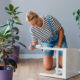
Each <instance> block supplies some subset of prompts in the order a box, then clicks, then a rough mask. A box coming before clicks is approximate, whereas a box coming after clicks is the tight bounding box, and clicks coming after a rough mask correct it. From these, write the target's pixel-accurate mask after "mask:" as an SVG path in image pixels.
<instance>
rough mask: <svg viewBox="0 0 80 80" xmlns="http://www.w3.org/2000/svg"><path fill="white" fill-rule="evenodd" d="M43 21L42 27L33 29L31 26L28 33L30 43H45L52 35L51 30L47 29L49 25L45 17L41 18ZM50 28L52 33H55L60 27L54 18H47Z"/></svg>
mask: <svg viewBox="0 0 80 80" xmlns="http://www.w3.org/2000/svg"><path fill="white" fill-rule="evenodd" d="M42 19H43V26H42V27H34V26H31V28H30V32H31V34H32V41H33V42H34V41H38V40H39V41H47V40H49V39H50V38H51V37H52V36H53V35H52V33H51V30H50V28H49V24H48V21H47V16H45V17H42ZM49 19H50V22H51V25H52V28H53V31H54V33H56V32H57V31H58V30H59V29H60V28H61V27H62V26H61V24H60V23H59V21H58V20H57V19H56V18H54V17H53V16H50V17H49Z"/></svg>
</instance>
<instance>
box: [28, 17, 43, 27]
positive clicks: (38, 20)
mask: <svg viewBox="0 0 80 80" xmlns="http://www.w3.org/2000/svg"><path fill="white" fill-rule="evenodd" d="M29 23H30V24H31V25H32V26H34V27H42V24H43V22H42V20H41V18H39V17H38V18H34V19H33V20H31V21H29Z"/></svg>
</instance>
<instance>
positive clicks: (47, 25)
mask: <svg viewBox="0 0 80 80" xmlns="http://www.w3.org/2000/svg"><path fill="white" fill-rule="evenodd" d="M26 20H27V22H28V23H29V24H31V25H32V27H31V29H30V31H31V33H32V43H31V45H30V47H29V49H30V50H35V49H36V48H35V47H33V46H34V45H38V43H39V41H40V44H42V46H47V47H54V48H61V47H65V48H67V44H66V39H65V36H64V29H63V28H62V26H61V24H60V23H59V22H58V20H57V19H56V18H54V17H53V16H45V17H40V16H39V15H38V14H37V13H35V12H33V11H29V12H28V13H27V15H26ZM42 51H43V55H44V56H43V65H44V68H45V69H46V70H50V69H51V68H52V66H53V55H54V51H51V50H48V51H46V50H42ZM59 67H62V52H60V51H59Z"/></svg>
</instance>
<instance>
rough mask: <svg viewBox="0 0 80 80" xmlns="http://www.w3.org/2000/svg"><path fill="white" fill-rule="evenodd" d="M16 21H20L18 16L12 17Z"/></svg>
mask: <svg viewBox="0 0 80 80" xmlns="http://www.w3.org/2000/svg"><path fill="white" fill-rule="evenodd" d="M13 18H14V19H15V20H16V21H17V22H19V23H21V21H20V19H19V18H18V16H15V17H13Z"/></svg>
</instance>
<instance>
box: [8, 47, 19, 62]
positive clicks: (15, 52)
mask: <svg viewBox="0 0 80 80" xmlns="http://www.w3.org/2000/svg"><path fill="white" fill-rule="evenodd" d="M19 51H20V47H19V46H16V49H13V51H12V55H9V58H10V59H13V60H14V61H15V62H18V61H19Z"/></svg>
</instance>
